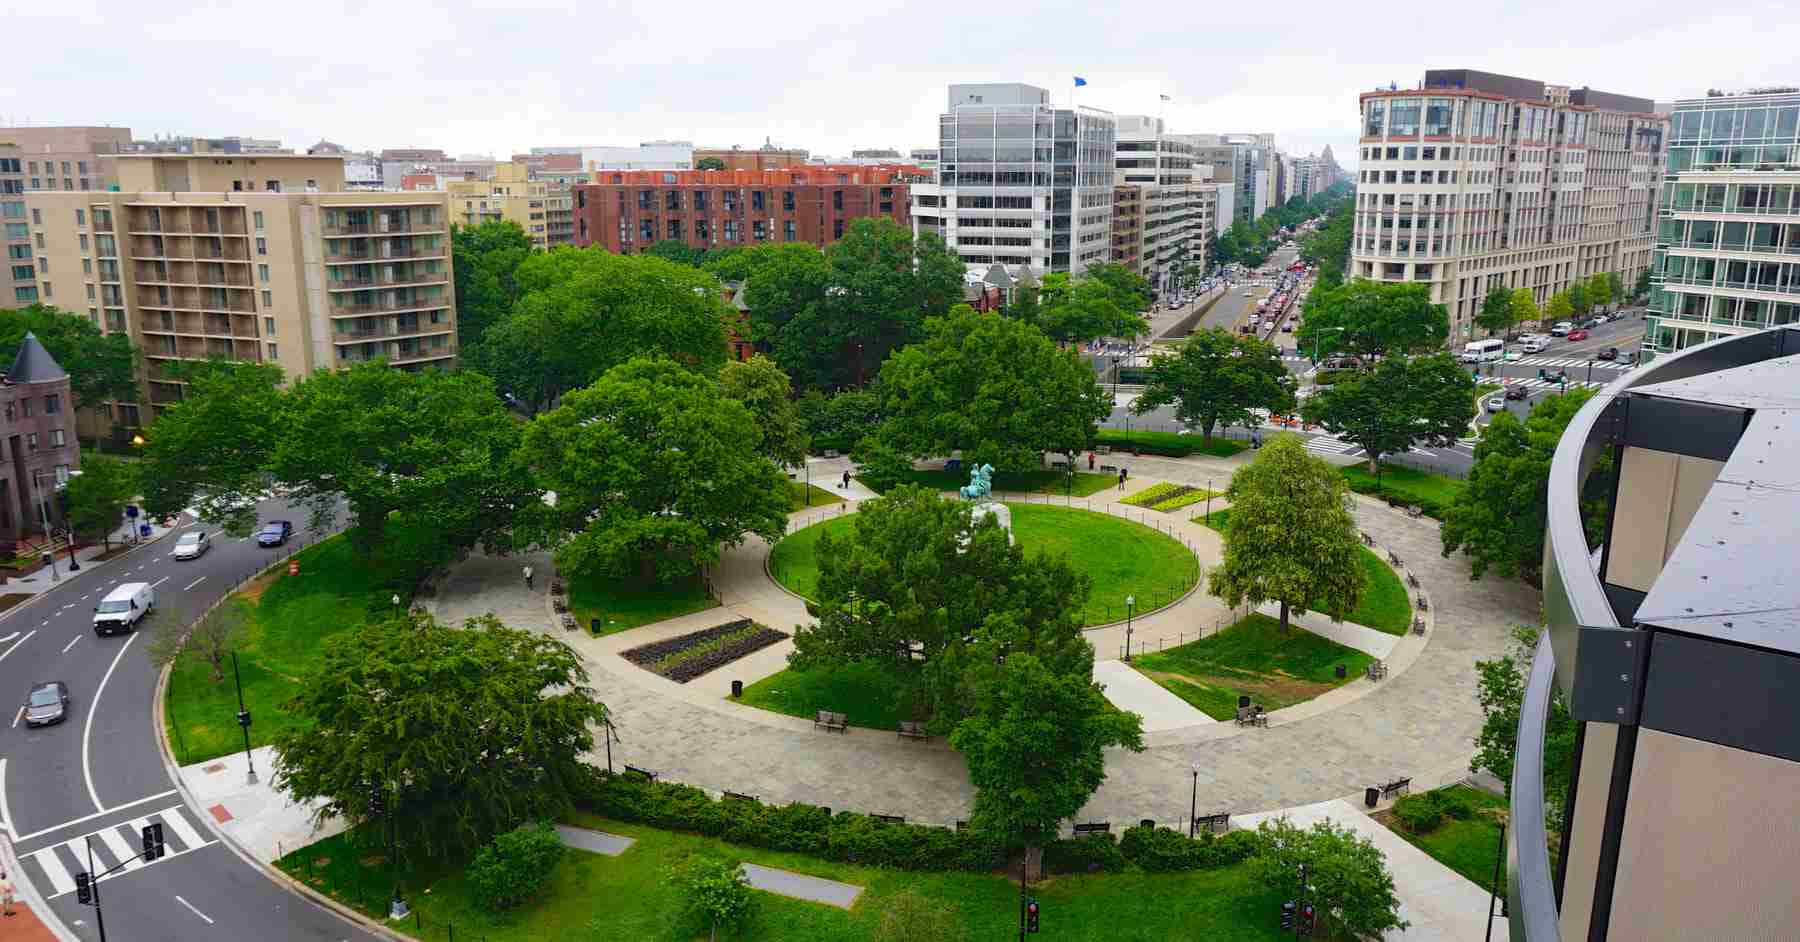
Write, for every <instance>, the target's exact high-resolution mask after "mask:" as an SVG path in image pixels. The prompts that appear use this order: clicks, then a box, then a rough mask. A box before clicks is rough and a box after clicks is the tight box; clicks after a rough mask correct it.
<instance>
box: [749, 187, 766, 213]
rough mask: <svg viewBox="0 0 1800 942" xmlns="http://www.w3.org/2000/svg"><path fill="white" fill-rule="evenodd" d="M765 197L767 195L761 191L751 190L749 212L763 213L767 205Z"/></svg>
mask: <svg viewBox="0 0 1800 942" xmlns="http://www.w3.org/2000/svg"><path fill="white" fill-rule="evenodd" d="M766 195H767V194H765V193H763V191H761V190H751V191H750V211H751V212H756V213H760V212H762V211H763V209H764V207H765V206H766V205H767V203H766V202H765V199H764V198H765V197H766Z"/></svg>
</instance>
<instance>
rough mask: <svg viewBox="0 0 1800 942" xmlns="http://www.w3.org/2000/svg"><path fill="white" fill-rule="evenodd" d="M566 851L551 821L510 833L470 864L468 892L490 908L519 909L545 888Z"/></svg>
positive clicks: (484, 848) (498, 839)
mask: <svg viewBox="0 0 1800 942" xmlns="http://www.w3.org/2000/svg"><path fill="white" fill-rule="evenodd" d="M566 850H567V848H566V847H564V846H563V842H562V836H561V835H559V834H557V833H556V829H555V828H552V827H551V826H550V822H548V821H539V822H538V823H537V824H536V825H535V826H530V827H521V828H518V829H516V830H512V831H508V832H506V833H505V834H502V835H500V836H499V837H496V838H494V840H493V842H492V843H490V844H488V845H487V846H486V847H483V848H482V849H481V850H479V851H477V852H476V854H475V859H474V860H472V861H470V863H469V868H468V870H467V876H468V881H469V891H470V892H471V893H472V894H474V896H475V900H476V901H477V902H479V903H480V904H481V905H483V906H485V907H487V908H489V909H509V908H511V907H513V906H517V905H518V904H520V903H522V902H524V901H526V900H528V899H530V898H531V897H532V896H534V895H536V893H537V891H538V890H541V889H543V887H544V884H545V883H547V882H549V880H550V871H551V870H553V869H555V867H556V862H557V861H558V860H561V859H562V856H563V853H564V852H565V851H566Z"/></svg>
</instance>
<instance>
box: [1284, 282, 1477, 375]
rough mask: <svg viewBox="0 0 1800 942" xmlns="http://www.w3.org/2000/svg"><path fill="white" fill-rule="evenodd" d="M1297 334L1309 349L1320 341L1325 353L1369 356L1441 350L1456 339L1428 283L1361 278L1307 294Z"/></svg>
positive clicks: (1444, 312)
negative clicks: (1343, 351) (1335, 352)
mask: <svg viewBox="0 0 1800 942" xmlns="http://www.w3.org/2000/svg"><path fill="white" fill-rule="evenodd" d="M1294 336H1295V338H1296V339H1297V340H1298V341H1299V342H1300V343H1301V344H1302V345H1304V346H1311V345H1312V344H1313V343H1314V341H1315V338H1316V339H1317V341H1318V344H1319V346H1320V348H1321V349H1322V350H1332V351H1336V350H1345V351H1349V352H1351V353H1355V354H1358V355H1361V356H1365V357H1368V356H1378V355H1384V354H1404V353H1413V352H1417V351H1423V350H1437V349H1441V348H1442V347H1443V345H1444V341H1445V340H1446V339H1447V338H1448V337H1449V336H1450V315H1449V314H1448V313H1447V312H1446V311H1445V309H1444V306H1443V305H1442V304H1434V303H1432V301H1431V289H1430V286H1428V285H1425V284H1421V283H1418V282H1385V281H1369V280H1367V279H1364V278H1358V279H1356V280H1354V281H1350V282H1346V283H1345V284H1344V285H1342V286H1341V287H1337V288H1333V289H1330V290H1327V291H1319V290H1316V289H1315V290H1314V291H1313V292H1312V293H1311V294H1309V295H1307V298H1306V306H1305V317H1304V318H1303V319H1302V321H1301V323H1300V329H1299V330H1297V331H1296V332H1295V334H1294Z"/></svg>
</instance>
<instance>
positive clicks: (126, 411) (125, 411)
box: [119, 402, 140, 428]
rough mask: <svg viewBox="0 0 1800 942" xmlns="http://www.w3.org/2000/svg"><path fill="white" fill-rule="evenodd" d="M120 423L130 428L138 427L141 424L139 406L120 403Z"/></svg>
mask: <svg viewBox="0 0 1800 942" xmlns="http://www.w3.org/2000/svg"><path fill="white" fill-rule="evenodd" d="M119 424H121V425H124V426H127V427H129V428H137V427H138V425H139V424H140V423H139V422H138V407H137V406H135V405H132V404H130V403H125V402H121V403H119Z"/></svg>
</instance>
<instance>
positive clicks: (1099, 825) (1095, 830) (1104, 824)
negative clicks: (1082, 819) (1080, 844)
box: [1075, 821, 1112, 834]
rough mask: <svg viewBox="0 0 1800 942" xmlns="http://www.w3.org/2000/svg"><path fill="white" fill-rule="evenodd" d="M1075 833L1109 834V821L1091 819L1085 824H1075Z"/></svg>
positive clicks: (1110, 825)
mask: <svg viewBox="0 0 1800 942" xmlns="http://www.w3.org/2000/svg"><path fill="white" fill-rule="evenodd" d="M1075 833H1076V834H1111V833H1112V822H1111V821H1091V822H1089V823H1087V824H1077V825H1075Z"/></svg>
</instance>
